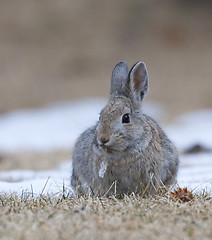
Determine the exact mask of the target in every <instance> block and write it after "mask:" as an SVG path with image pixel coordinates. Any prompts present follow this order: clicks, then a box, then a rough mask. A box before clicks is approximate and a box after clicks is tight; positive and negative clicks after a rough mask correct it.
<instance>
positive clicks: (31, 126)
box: [0, 99, 106, 152]
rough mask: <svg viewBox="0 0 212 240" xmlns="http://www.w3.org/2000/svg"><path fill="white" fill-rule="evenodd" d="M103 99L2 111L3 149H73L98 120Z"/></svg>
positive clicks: (7, 150)
mask: <svg viewBox="0 0 212 240" xmlns="http://www.w3.org/2000/svg"><path fill="white" fill-rule="evenodd" d="M105 102H106V101H105V100H103V99H89V100H84V101H83V100H82V101H78V102H69V103H61V104H54V105H50V106H47V107H45V108H42V109H35V110H19V111H14V112H10V113H6V114H2V115H0V133H1V134H0V151H3V152H17V151H26V150H27V151H30V150H33V151H49V150H58V149H70V148H71V147H73V144H74V142H75V140H76V138H77V137H78V136H79V134H80V133H81V132H82V131H84V130H85V129H86V128H87V127H89V126H91V125H92V124H94V123H95V122H96V121H97V120H98V115H99V113H100V111H101V109H102V107H103V106H104V105H105Z"/></svg>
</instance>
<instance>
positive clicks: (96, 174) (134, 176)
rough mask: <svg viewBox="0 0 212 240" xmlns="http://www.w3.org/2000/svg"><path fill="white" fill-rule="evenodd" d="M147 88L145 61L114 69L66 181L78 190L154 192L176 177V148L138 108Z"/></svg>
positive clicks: (79, 142) (78, 144) (94, 192)
mask: <svg viewBox="0 0 212 240" xmlns="http://www.w3.org/2000/svg"><path fill="white" fill-rule="evenodd" d="M148 87H149V78H148V72H147V68H146V65H145V63H143V62H137V63H136V64H135V65H134V66H133V67H132V68H131V70H130V71H129V70H128V65H127V63H126V62H124V61H121V62H119V63H118V64H117V65H116V66H115V67H114V69H113V72H112V78H111V90H110V98H109V101H108V103H107V105H106V107H105V108H104V109H103V110H102V111H101V113H100V117H99V121H98V122H97V123H96V124H95V125H94V126H92V127H90V128H89V129H87V130H86V131H85V132H83V133H82V134H81V135H80V136H79V138H78V139H77V141H76V143H75V146H74V150H73V162H72V164H73V165H72V166H73V169H72V177H71V185H72V186H73V188H74V189H75V190H76V191H77V192H78V193H80V194H85V195H87V194H92V195H95V196H110V195H113V194H121V195H123V194H130V193H136V194H144V195H146V194H149V195H154V194H156V193H157V192H158V190H159V189H160V188H161V187H164V186H165V187H170V185H172V184H173V183H174V181H175V179H176V176H177V171H178V165H179V158H178V153H177V150H176V148H175V146H174V145H173V143H172V142H171V141H170V140H169V138H168V137H167V135H166V134H165V133H164V131H163V130H162V129H161V128H160V127H159V125H158V124H157V123H156V122H155V121H154V120H153V119H152V118H151V117H149V116H147V115H145V114H144V113H143V112H142V102H143V99H144V97H145V96H146V94H147V91H148Z"/></svg>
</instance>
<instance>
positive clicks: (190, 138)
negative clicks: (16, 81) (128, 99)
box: [0, 99, 212, 194]
mask: <svg viewBox="0 0 212 240" xmlns="http://www.w3.org/2000/svg"><path fill="white" fill-rule="evenodd" d="M105 104H106V101H105V100H104V99H86V100H81V101H77V102H67V103H61V104H54V105H50V106H47V107H45V108H42V109H36V110H20V111H14V112H10V113H6V114H2V115H0V151H1V152H6V153H7V152H14V153H15V152H18V151H50V150H58V149H71V148H72V147H73V144H74V142H75V140H76V138H77V137H78V135H79V134H80V133H81V132H82V131H83V130H85V129H86V128H87V127H89V126H91V125H92V124H94V123H95V122H96V121H97V120H98V116H99V113H100V111H101V109H102V107H103V106H104V105H105ZM145 106H146V108H145V110H144V112H147V113H149V114H150V115H151V116H153V118H156V119H157V120H160V119H161V118H162V116H163V114H164V110H163V108H162V107H161V106H160V105H158V104H154V103H148V102H147V103H145ZM154 109H155V111H154ZM162 110H163V111H162ZM163 128H164V129H165V131H166V132H167V134H168V136H169V137H170V138H171V139H172V140H173V141H174V142H175V143H176V146H177V147H178V149H179V150H180V151H182V150H185V149H186V148H187V147H190V146H192V145H193V144H196V143H199V144H202V145H203V146H205V147H208V148H212V109H206V110H201V111H196V112H193V113H188V114H185V115H183V116H181V117H179V118H178V119H176V121H175V122H174V123H173V124H171V125H168V126H163ZM65 160H66V159H64V163H63V164H62V165H61V166H59V167H58V168H57V169H54V170H49V171H28V170H11V171H0V192H1V193H4V192H5V193H13V192H16V193H18V194H22V193H23V192H30V193H32V192H33V194H41V193H42V194H61V193H62V192H63V191H64V188H65V190H66V191H71V192H72V189H71V187H70V177H71V168H72V166H71V160H69V161H65ZM180 161H181V162H180V168H179V174H178V183H179V185H180V186H181V187H188V188H189V189H195V190H201V189H203V188H207V189H208V190H210V191H211V190H212V153H199V154H189V155H182V156H181V157H180ZM106 168H107V164H106V163H105V164H103V163H102V165H101V166H100V171H99V176H100V177H104V173H105V170H106Z"/></svg>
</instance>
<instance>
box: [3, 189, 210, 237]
mask: <svg viewBox="0 0 212 240" xmlns="http://www.w3.org/2000/svg"><path fill="white" fill-rule="evenodd" d="M211 204H212V198H211V197H208V196H207V195H204V196H203V194H202V196H200V195H199V196H196V197H195V200H194V201H190V202H187V203H183V202H180V201H173V200H172V199H171V197H170V195H169V194H166V195H163V196H156V197H155V198H141V197H139V196H133V195H132V196H125V197H124V198H123V199H117V198H115V197H111V198H109V199H106V198H97V197H95V198H91V197H87V198H86V197H79V198H76V197H64V196H61V197H56V198H54V197H47V196H45V197H44V196H39V197H37V198H36V197H33V198H31V197H29V196H27V195H23V196H19V197H18V196H16V195H14V196H13V195H11V196H6V195H1V196H0V235H1V239H2V240H8V239H17V240H19V239H21V240H25V239H28V240H30V239H33V240H36V239H39V240H42V239H52V240H53V239H80V240H82V239H86V240H87V239H102V240H103V239H136V240H137V239H163V240H165V239H212V222H211V219H212V208H211Z"/></svg>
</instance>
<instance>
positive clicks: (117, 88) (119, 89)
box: [110, 61, 129, 96]
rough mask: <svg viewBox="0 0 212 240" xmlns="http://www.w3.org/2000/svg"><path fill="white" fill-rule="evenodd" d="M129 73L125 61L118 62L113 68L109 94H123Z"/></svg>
mask: <svg viewBox="0 0 212 240" xmlns="http://www.w3.org/2000/svg"><path fill="white" fill-rule="evenodd" d="M128 74H129V69H128V65H127V63H126V62H124V61H122V62H119V63H118V64H117V65H116V66H115V67H114V69H113V72H112V77H111V89H110V95H111V96H112V95H116V94H123V91H124V86H125V84H126V81H127V78H128Z"/></svg>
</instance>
